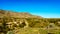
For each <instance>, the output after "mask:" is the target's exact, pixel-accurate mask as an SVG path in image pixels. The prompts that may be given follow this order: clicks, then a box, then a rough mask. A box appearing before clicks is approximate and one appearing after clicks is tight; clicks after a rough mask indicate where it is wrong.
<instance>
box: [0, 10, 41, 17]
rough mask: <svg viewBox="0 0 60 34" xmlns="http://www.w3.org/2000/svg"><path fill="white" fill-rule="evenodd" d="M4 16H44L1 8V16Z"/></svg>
mask: <svg viewBox="0 0 60 34" xmlns="http://www.w3.org/2000/svg"><path fill="white" fill-rule="evenodd" d="M4 16H8V17H15V18H42V17H41V16H36V15H32V14H30V13H28V12H12V11H7V10H0V18H3V17H4Z"/></svg>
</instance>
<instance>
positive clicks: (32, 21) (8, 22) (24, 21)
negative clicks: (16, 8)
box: [0, 10, 60, 34]
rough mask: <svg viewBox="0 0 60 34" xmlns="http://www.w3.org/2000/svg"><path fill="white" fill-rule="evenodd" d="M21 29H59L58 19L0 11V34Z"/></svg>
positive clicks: (59, 22)
mask: <svg viewBox="0 0 60 34" xmlns="http://www.w3.org/2000/svg"><path fill="white" fill-rule="evenodd" d="M21 28H45V29H46V28H48V29H50V28H60V18H43V17H41V16H36V15H32V14H30V13H26V12H20V13H19V12H12V11H7V10H0V34H1V33H4V34H7V32H8V31H13V30H16V29H21ZM22 30H23V29H22ZM23 31H24V30H23Z"/></svg>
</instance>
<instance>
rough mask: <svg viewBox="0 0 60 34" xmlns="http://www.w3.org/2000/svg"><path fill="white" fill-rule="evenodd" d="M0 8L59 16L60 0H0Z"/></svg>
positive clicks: (50, 16) (48, 16)
mask: <svg viewBox="0 0 60 34" xmlns="http://www.w3.org/2000/svg"><path fill="white" fill-rule="evenodd" d="M0 9H3V10H11V11H15V12H29V13H31V14H33V15H39V16H42V17H45V18H60V0H0Z"/></svg>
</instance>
